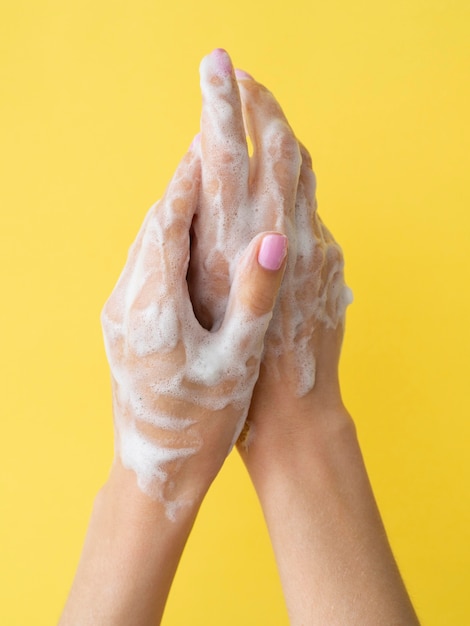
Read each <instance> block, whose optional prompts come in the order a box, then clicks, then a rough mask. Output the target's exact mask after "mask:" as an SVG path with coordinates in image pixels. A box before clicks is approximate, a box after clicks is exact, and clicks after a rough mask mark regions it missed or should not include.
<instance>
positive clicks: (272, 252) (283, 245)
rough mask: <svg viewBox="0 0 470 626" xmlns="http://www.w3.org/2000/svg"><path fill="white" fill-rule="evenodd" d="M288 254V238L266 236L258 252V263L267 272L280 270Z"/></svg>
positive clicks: (277, 235) (276, 235)
mask: <svg viewBox="0 0 470 626" xmlns="http://www.w3.org/2000/svg"><path fill="white" fill-rule="evenodd" d="M286 254H287V237H285V236H284V235H279V234H277V233H276V234H273V235H266V236H265V237H264V238H263V241H262V242H261V247H260V249H259V252H258V263H259V264H260V265H261V267H264V269H266V270H278V269H279V268H280V267H281V265H282V262H283V261H284V259H285V257H286Z"/></svg>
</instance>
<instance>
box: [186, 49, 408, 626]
mask: <svg viewBox="0 0 470 626" xmlns="http://www.w3.org/2000/svg"><path fill="white" fill-rule="evenodd" d="M217 68H222V70H223V71H222V72H219V73H217ZM216 74H217V75H216ZM201 87H202V93H203V113H202V125H201V136H202V160H201V167H202V180H203V185H202V189H201V201H200V204H199V207H198V219H197V221H196V222H195V225H194V228H195V235H196V236H195V239H194V248H193V251H192V263H193V261H194V265H193V266H192V270H193V275H192V285H193V286H194V288H193V291H192V294H193V299H194V303H195V310H196V312H197V314H198V315H199V316H200V318H201V319H203V320H204V322H205V323H207V324H208V325H209V326H210V325H217V323H218V319H219V318H220V315H221V311H223V310H224V306H225V298H226V293H227V291H228V289H229V286H230V282H231V262H232V258H233V256H234V248H235V251H236V249H239V248H240V247H241V243H242V241H243V238H249V237H250V236H252V234H251V232H250V229H251V228H256V227H259V226H258V225H263V228H264V229H266V228H275V229H276V230H281V231H283V232H285V233H286V234H287V235H288V237H289V259H288V263H287V268H286V273H285V276H284V281H283V284H282V287H281V291H280V296H279V299H278V302H277V304H276V309H275V312H274V317H273V320H272V322H271V324H270V327H269V330H268V333H267V335H266V341H265V352H264V356H263V362H262V365H261V371H260V377H259V380H258V382H257V385H256V387H255V392H254V396H253V399H252V403H251V408H250V412H249V416H248V421H247V423H246V426H245V429H244V431H243V433H242V436H241V438H240V442H239V450H240V453H241V455H242V457H243V459H244V461H245V464H246V466H247V468H248V471H249V473H250V476H251V478H252V480H253V483H254V485H255V488H256V489H257V492H258V495H259V498H260V501H261V504H262V507H263V511H264V514H265V517H266V521H267V525H268V529H269V533H270V535H271V538H272V543H273V546H274V551H275V554H276V558H277V562H278V565H279V570H280V574H281V579H282V584H283V588H284V592H285V597H286V602H287V606H288V610H289V614H290V617H291V621H292V624H293V626H300V625H301V624H303V625H314V624H318V625H319V626H325V624H328V626H330V625H336V624H337V625H338V626H339V625H341V626H344V624H348V625H349V624H357V625H361V626H365V625H366V626H367V625H369V624H370V625H371V626H377V625H378V624H380V625H382V624H383V625H388V624H390V625H391V624H409V625H415V624H417V623H418V622H417V618H416V616H415V613H414V610H413V608H412V606H411V603H410V600H409V598H408V595H407V593H406V590H405V587H404V585H403V582H402V580H401V578H400V575H399V573H398V570H397V566H396V564H395V560H394V558H393V555H392V552H391V549H390V547H389V544H388V540H387V537H386V534H385V531H384V528H383V524H382V521H381V518H380V515H379V513H378V510H377V507H376V504H375V500H374V497H373V494H372V490H371V487H370V484H369V480H368V477H367V473H366V470H365V467H364V464H363V460H362V456H361V452H360V448H359V445H358V441H357V438H356V433H355V428H354V424H353V422H352V420H351V418H350V417H349V415H348V413H347V411H346V410H345V408H344V406H343V404H342V400H341V395H340V390H339V381H338V361H339V354H340V349H341V342H342V336H343V329H344V315H345V309H346V306H347V304H348V303H349V301H350V296H351V294H350V291H349V290H348V289H347V287H346V286H345V284H344V277H343V255H342V251H341V248H340V247H339V246H338V245H337V244H336V242H335V240H334V238H333V237H332V235H331V233H330V232H329V231H328V229H327V228H326V227H325V226H324V224H323V222H322V221H321V219H320V218H319V216H318V213H317V203H316V198H315V186H316V183H315V176H314V174H313V171H312V165H311V159H310V155H309V154H308V152H307V150H306V149H305V148H304V147H303V146H302V145H301V144H300V143H299V142H298V141H297V139H296V137H295V135H294V133H293V131H292V129H291V128H290V126H289V124H288V121H287V120H286V118H285V116H284V114H283V112H282V110H281V108H280V106H279V104H278V103H277V102H276V100H275V98H274V97H273V95H272V94H271V93H270V92H269V91H268V90H267V89H265V88H264V87H263V86H262V85H260V84H259V83H257V82H256V80H255V79H253V78H252V77H251V76H249V75H248V74H246V73H245V72H235V73H234V71H233V68H232V66H231V63H230V59H229V58H228V56H227V55H226V53H224V52H223V51H215V52H213V53H212V55H209V56H208V57H206V59H204V61H203V63H202V65H201ZM245 134H249V135H250V138H251V141H252V144H253V147H254V151H253V155H252V156H251V157H249V156H248V151H247V148H246V141H245ZM215 225H218V226H219V227H218V229H217V231H216V233H217V237H218V238H219V239H218V240H217V242H216V243H217V244H218V249H217V254H216V255H214V254H213V251H214V246H213V245H211V240H212V241H213V240H214V238H215V234H214V233H215V230H214V226H215Z"/></svg>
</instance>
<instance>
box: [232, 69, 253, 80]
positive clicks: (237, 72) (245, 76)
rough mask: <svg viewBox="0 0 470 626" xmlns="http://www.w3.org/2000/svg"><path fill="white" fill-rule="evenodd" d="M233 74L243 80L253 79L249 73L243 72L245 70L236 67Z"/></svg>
mask: <svg viewBox="0 0 470 626" xmlns="http://www.w3.org/2000/svg"><path fill="white" fill-rule="evenodd" d="M235 76H236V77H237V78H239V79H240V80H243V79H249V80H254V79H253V76H252V75H251V74H248V72H245V70H239V69H238V68H237V69H236V70H235Z"/></svg>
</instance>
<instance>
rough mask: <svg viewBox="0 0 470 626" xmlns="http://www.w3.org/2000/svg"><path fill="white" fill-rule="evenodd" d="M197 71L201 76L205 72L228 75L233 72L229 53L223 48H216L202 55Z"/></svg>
mask: <svg viewBox="0 0 470 626" xmlns="http://www.w3.org/2000/svg"><path fill="white" fill-rule="evenodd" d="M199 71H200V73H201V76H202V75H204V74H205V73H206V72H209V73H210V74H216V75H219V76H223V77H226V76H230V75H232V73H233V65H232V60H231V58H230V55H229V54H228V52H227V51H226V50H224V48H216V49H215V50H212V52H210V53H209V54H207V55H206V56H205V57H203V59H202V61H201V63H200V65H199Z"/></svg>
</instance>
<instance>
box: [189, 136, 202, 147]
mask: <svg viewBox="0 0 470 626" xmlns="http://www.w3.org/2000/svg"><path fill="white" fill-rule="evenodd" d="M200 143H201V133H198V134H197V135H195V136H194V139H193V140H192V141H191V145H190V146H189V149H190V150H197V148H198V146H199V144H200Z"/></svg>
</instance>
